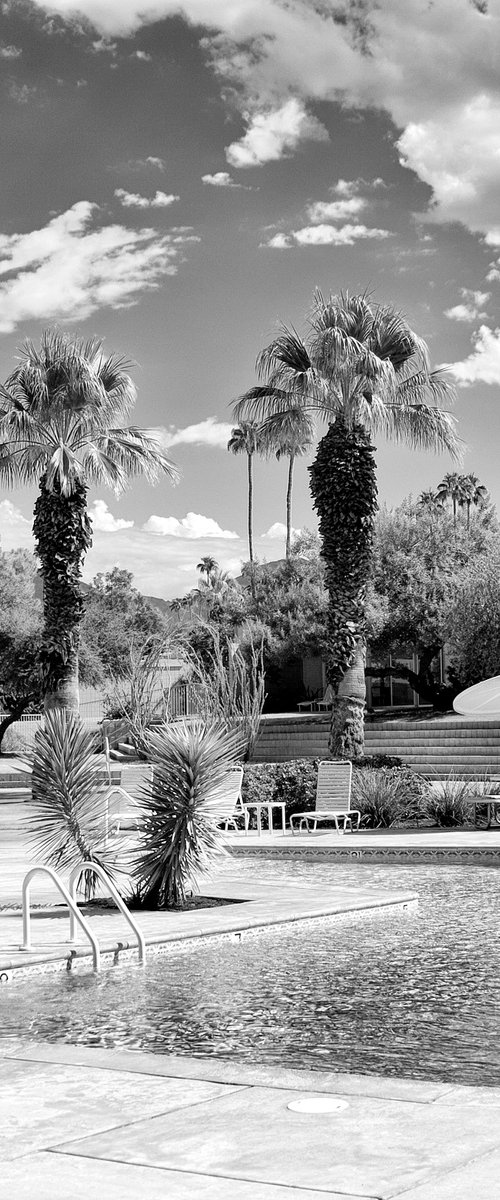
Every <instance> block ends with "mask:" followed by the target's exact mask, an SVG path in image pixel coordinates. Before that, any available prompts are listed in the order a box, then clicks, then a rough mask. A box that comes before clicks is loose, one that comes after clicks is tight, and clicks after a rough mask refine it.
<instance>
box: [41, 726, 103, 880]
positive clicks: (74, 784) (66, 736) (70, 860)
mask: <svg viewBox="0 0 500 1200" xmlns="http://www.w3.org/2000/svg"><path fill="white" fill-rule="evenodd" d="M32 770H33V774H32V803H31V806H30V813H29V815H28V818H27V825H28V834H29V837H30V841H31V843H32V845H33V847H34V850H35V853H36V856H37V858H39V859H41V860H42V862H44V863H47V865H48V866H51V867H54V868H55V869H56V870H58V871H59V870H63V871H68V872H69V871H71V870H72V869H73V867H76V866H77V865H78V863H81V862H95V863H96V864H97V865H99V866H101V867H103V868H104V870H105V871H106V873H107V874H108V875H109V876H110V878H111V879H112V880H113V882H114V883H115V884H116V882H117V878H116V877H117V874H118V873H119V868H118V866H117V861H116V850H115V849H111V848H110V847H108V845H107V844H106V827H105V819H104V805H103V795H102V786H101V785H102V767H100V765H99V762H98V760H96V755H95V739H94V736H93V734H92V733H91V732H90V731H89V730H88V729H86V728H85V726H84V725H83V724H82V721H81V720H80V718H79V717H78V715H77V714H76V713H74V712H73V711H72V710H71V709H52V710H51V712H48V713H46V715H45V717H44V722H43V725H42V727H41V729H39V730H38V732H37V735H36V742H35V753H34V756H33V760H32ZM80 882H81V880H79V881H78V886H79V885H80ZM96 885H97V876H95V875H93V874H92V873H91V872H89V873H88V874H87V875H86V876H85V889H84V890H85V899H86V900H89V899H91V898H92V896H93V895H94V894H95V889H96Z"/></svg>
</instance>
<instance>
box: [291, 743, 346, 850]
mask: <svg viewBox="0 0 500 1200" xmlns="http://www.w3.org/2000/svg"><path fill="white" fill-rule="evenodd" d="M351 782H352V763H351V762H349V761H348V760H347V759H339V760H338V761H337V760H336V759H333V758H332V759H324V760H323V761H322V762H320V763H319V764H318V782H317V785H316V806H315V808H312V809H309V811H308V812H300V813H293V814H292V816H291V817H290V829H291V831H292V833H295V832H296V828H295V825H294V822H295V821H298V822H299V829H300V830H307V831H309V830H310V829H311V828H312V830H313V832H315V831H316V829H317V828H318V824H319V823H320V822H322V821H333V822H334V824H335V829H336V831H337V833H346V832H347V831H348V830H349V831H350V830H352V827H353V819H354V821H355V828H356V829H359V823H360V820H361V813H360V812H359V810H358V809H357V808H351ZM340 821H341V822H342V828H340V827H339V822H340Z"/></svg>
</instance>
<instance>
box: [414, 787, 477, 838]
mask: <svg viewBox="0 0 500 1200" xmlns="http://www.w3.org/2000/svg"><path fill="white" fill-rule="evenodd" d="M476 794H477V788H476V787H473V786H472V785H471V784H469V783H467V782H466V781H465V780H463V779H457V778H456V776H455V775H454V774H453V773H452V774H450V775H448V777H447V779H443V780H439V782H436V783H433V784H432V785H431V787H430V788H429V792H428V795H427V799H426V805H425V807H426V813H427V815H428V816H429V817H431V819H432V820H433V821H434V822H435V823H436V825H441V826H443V827H446V828H450V827H451V826H455V825H470V824H471V819H472V816H473V811H474V810H473V806H472V805H471V804H470V803H469V799H470V797H471V796H473V795H476Z"/></svg>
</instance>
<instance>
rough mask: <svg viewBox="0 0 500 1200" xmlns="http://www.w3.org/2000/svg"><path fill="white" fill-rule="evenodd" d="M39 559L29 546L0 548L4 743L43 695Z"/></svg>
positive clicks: (0, 732)
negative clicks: (9, 731) (37, 589)
mask: <svg viewBox="0 0 500 1200" xmlns="http://www.w3.org/2000/svg"><path fill="white" fill-rule="evenodd" d="M35 579H36V566H35V560H34V558H33V556H32V555H31V554H29V553H28V551H27V550H11V551H9V552H8V553H2V552H0V712H2V713H4V714H6V715H5V716H3V718H2V720H1V721H0V746H1V745H2V741H3V738H4V735H5V733H6V731H7V729H8V727H9V725H11V724H12V722H13V721H16V720H18V718H19V717H20V716H21V715H22V713H24V712H25V711H26V710H27V709H30V710H31V711H35V710H37V709H38V708H39V706H40V703H41V701H42V698H43V688H42V679H41V674H40V666H39V653H40V634H41V613H42V606H41V603H40V601H39V600H37V599H36V596H35Z"/></svg>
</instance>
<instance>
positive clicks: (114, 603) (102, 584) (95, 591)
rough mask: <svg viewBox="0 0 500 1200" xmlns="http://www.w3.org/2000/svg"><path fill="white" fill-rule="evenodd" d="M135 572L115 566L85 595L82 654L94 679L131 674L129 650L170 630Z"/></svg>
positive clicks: (101, 679) (88, 671)
mask: <svg viewBox="0 0 500 1200" xmlns="http://www.w3.org/2000/svg"><path fill="white" fill-rule="evenodd" d="M132 580H133V575H132V574H131V573H130V571H125V570H123V569H121V568H119V567H113V569H112V570H111V571H107V572H106V574H105V575H102V574H99V575H96V576H95V578H94V580H93V582H92V586H91V587H90V588H89V589H88V591H86V592H85V595H84V610H85V611H84V617H83V622H82V642H83V646H82V651H83V653H82V654H81V658H82V659H83V663H84V665H85V666H86V668H87V674H90V673H91V672H90V670H89V666H90V664H93V676H94V678H93V682H103V681H105V680H108V679H110V678H111V677H113V678H115V679H119V678H120V677H121V676H124V677H127V676H128V674H129V665H130V664H129V650H130V647H131V644H133V645H134V646H138V645H140V644H141V643H148V642H149V641H150V640H151V639H152V638H154V639H160V638H161V636H162V634H165V636H166V634H167V628H168V622H166V620H165V618H164V617H163V616H162V614H161V613H160V612H159V610H158V609H157V608H154V607H153V605H152V604H151V603H150V602H149V601H148V600H147V599H146V597H145V596H142V595H141V593H140V592H138V591H137V589H136V588H134V587H133V586H132Z"/></svg>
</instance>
